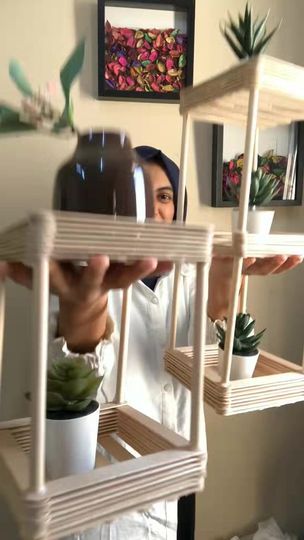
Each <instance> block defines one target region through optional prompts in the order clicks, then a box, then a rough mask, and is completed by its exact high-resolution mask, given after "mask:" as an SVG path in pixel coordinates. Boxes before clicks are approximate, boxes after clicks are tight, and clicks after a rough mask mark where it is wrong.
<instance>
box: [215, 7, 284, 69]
mask: <svg viewBox="0 0 304 540" xmlns="http://www.w3.org/2000/svg"><path fill="white" fill-rule="evenodd" d="M269 13H270V10H269V11H268V13H267V15H265V16H264V17H262V18H261V19H259V17H257V18H256V19H255V20H254V19H253V15H252V8H251V6H250V5H249V4H248V2H247V3H246V7H245V12H244V15H242V14H241V13H239V15H238V22H236V21H234V20H233V19H232V17H231V15H230V14H229V13H228V17H229V21H228V22H226V23H225V24H224V26H223V27H222V26H220V29H221V32H222V34H223V36H224V37H225V39H226V40H227V42H228V44H229V45H230V47H231V49H232V50H233V52H234V53H235V54H236V56H237V57H238V58H239V59H240V60H242V59H244V58H250V57H252V56H256V55H258V54H260V53H262V52H264V51H265V48H266V46H267V45H268V43H269V41H270V40H271V38H272V37H273V36H274V34H275V33H276V31H277V30H278V29H279V27H280V25H281V23H280V24H278V25H277V26H276V27H275V28H273V30H271V32H269V34H267V28H266V23H267V19H268V17H269Z"/></svg>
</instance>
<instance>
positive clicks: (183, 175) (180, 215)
mask: <svg viewBox="0 0 304 540" xmlns="http://www.w3.org/2000/svg"><path fill="white" fill-rule="evenodd" d="M190 128H191V119H190V118H189V115H188V114H185V115H184V116H183V129H182V143H181V162H180V171H179V184H178V196H177V209H176V221H179V222H181V223H182V222H183V219H184V205H185V190H186V179H187V163H188V157H189V144H190ZM180 271H181V264H180V263H176V264H175V267H174V280H173V295H172V307H171V324H170V338H169V348H170V349H174V347H175V342H176V332H177V316H178V313H177V310H178V303H179V289H180Z"/></svg>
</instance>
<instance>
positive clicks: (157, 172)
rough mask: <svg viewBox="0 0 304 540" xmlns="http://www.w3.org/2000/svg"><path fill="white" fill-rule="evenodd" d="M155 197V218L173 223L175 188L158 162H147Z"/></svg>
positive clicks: (146, 166) (146, 165)
mask: <svg viewBox="0 0 304 540" xmlns="http://www.w3.org/2000/svg"><path fill="white" fill-rule="evenodd" d="M145 168H146V169H147V170H148V173H149V176H150V179H151V184H152V190H153V198H154V218H155V220H156V221H165V222H166V223H172V221H173V216H174V211H175V208H174V201H173V189H172V186H171V183H170V180H169V178H168V176H167V175H166V173H165V171H164V170H163V169H162V168H161V167H160V166H159V165H158V164H157V163H152V162H150V163H147V164H145Z"/></svg>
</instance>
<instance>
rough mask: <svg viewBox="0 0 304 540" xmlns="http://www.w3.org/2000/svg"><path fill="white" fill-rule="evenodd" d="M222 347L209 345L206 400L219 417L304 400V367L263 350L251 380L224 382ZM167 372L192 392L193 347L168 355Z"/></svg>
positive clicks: (166, 353) (206, 359) (206, 357)
mask: <svg viewBox="0 0 304 540" xmlns="http://www.w3.org/2000/svg"><path fill="white" fill-rule="evenodd" d="M217 364H218V347H217V345H216V344H215V345H210V346H208V345H207V346H206V354H205V385H204V400H205V402H206V403H208V405H210V406H211V407H212V408H213V409H215V411H216V412H217V413H218V414H221V415H224V416H229V415H232V414H239V413H247V412H252V411H258V410H263V409H268V408H270V407H279V406H281V405H288V404H290V403H296V402H298V401H304V371H303V368H302V367H301V366H298V365H297V364H293V363H292V362H288V361H287V360H284V359H283V358H279V357H278V356H275V355H273V354H270V353H268V352H265V351H261V353H260V356H259V359H258V363H257V366H256V369H255V372H254V375H253V377H252V378H250V379H242V380H237V381H229V383H223V382H222V380H221V377H220V375H219V373H218V366H217ZM165 369H166V370H167V371H168V372H169V373H170V374H171V375H173V376H174V377H176V378H177V379H178V380H179V381H180V382H181V383H182V384H184V385H185V386H186V387H187V388H189V389H190V390H191V387H192V372H193V348H192V347H181V348H178V349H173V350H167V351H166V352H165Z"/></svg>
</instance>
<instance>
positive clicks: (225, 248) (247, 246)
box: [213, 232, 304, 257]
mask: <svg viewBox="0 0 304 540" xmlns="http://www.w3.org/2000/svg"><path fill="white" fill-rule="evenodd" d="M213 253H214V255H221V256H233V255H235V254H238V253H241V254H242V256H243V257H271V256H274V255H299V256H301V257H304V234H267V235H260V234H245V235H242V234H238V233H234V234H231V233H229V232H227V233H226V232H215V233H214V236H213Z"/></svg>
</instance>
